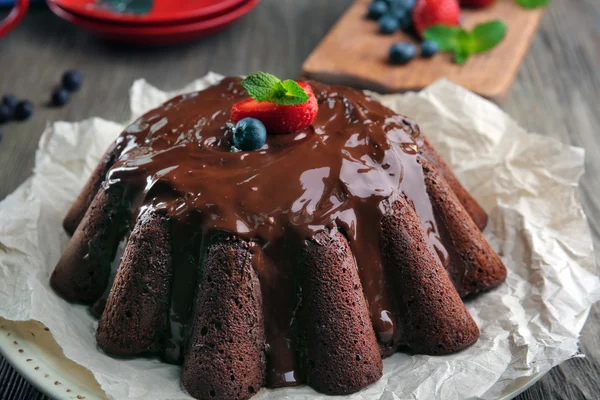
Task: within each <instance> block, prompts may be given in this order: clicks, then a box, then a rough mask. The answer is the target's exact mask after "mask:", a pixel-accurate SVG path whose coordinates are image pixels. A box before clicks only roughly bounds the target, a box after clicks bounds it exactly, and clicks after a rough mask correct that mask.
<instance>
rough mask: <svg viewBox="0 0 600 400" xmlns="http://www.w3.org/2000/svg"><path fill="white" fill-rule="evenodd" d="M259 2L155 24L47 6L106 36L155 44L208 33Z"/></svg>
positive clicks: (51, 3)
mask: <svg viewBox="0 0 600 400" xmlns="http://www.w3.org/2000/svg"><path fill="white" fill-rule="evenodd" d="M259 2H260V0H246V1H244V2H243V3H242V4H241V5H240V6H239V7H236V8H235V9H233V10H232V11H230V12H228V13H226V14H223V15H219V16H217V17H215V18H211V19H205V20H200V21H197V22H189V23H179V24H169V25H156V26H146V25H142V26H139V25H121V24H114V23H101V22H98V21H96V20H93V19H88V18H83V17H80V16H77V15H75V14H72V13H70V12H68V11H67V10H65V9H63V8H61V7H60V6H59V5H57V4H56V1H55V0H48V7H49V8H50V10H52V12H53V13H54V14H56V15H57V16H59V17H60V18H62V19H64V20H66V21H69V22H71V23H73V24H75V25H78V26H80V27H81V28H84V29H86V30H88V31H90V32H93V33H95V34H97V35H99V36H101V37H103V38H105V39H108V40H113V41H117V42H124V43H130V44H140V45H146V46H155V45H167V44H175V43H180V42H186V41H190V40H194V39H199V38H202V37H205V36H208V35H211V34H213V33H215V32H217V31H219V30H221V29H223V28H225V27H227V26H228V25H230V24H231V23H233V22H234V21H236V20H237V19H239V18H241V17H242V16H244V15H245V14H247V13H248V12H250V10H252V9H253V8H254V7H255V6H256V5H257V4H258V3H259Z"/></svg>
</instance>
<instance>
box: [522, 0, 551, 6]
mask: <svg viewBox="0 0 600 400" xmlns="http://www.w3.org/2000/svg"><path fill="white" fill-rule="evenodd" d="M517 4H518V5H520V6H521V7H524V8H539V7H546V6H547V5H548V4H550V0H517Z"/></svg>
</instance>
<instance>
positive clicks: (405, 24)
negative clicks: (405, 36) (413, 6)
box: [398, 12, 413, 32]
mask: <svg viewBox="0 0 600 400" xmlns="http://www.w3.org/2000/svg"><path fill="white" fill-rule="evenodd" d="M398 23H399V24H400V29H402V30H403V31H404V32H408V31H410V30H411V29H412V27H413V19H412V13H410V12H408V13H406V15H405V16H404V17H403V18H400V19H399V20H398Z"/></svg>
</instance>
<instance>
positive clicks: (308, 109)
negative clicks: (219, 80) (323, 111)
mask: <svg viewBox="0 0 600 400" xmlns="http://www.w3.org/2000/svg"><path fill="white" fill-rule="evenodd" d="M297 83H298V85H300V87H301V88H302V89H304V91H305V92H306V94H307V95H308V100H307V101H306V102H304V103H302V104H294V105H283V104H275V103H273V102H270V101H261V102H259V101H256V100H254V99H247V100H243V101H240V102H239V103H236V104H234V106H233V108H232V109H231V120H232V121H233V122H234V123H237V122H238V121H240V120H242V119H244V118H248V117H250V118H256V119H258V120H259V121H261V122H262V123H263V124H264V126H265V128H267V132H268V133H269V134H274V135H277V134H284V133H292V132H296V131H299V130H301V129H304V128H307V127H309V126H310V124H312V122H313V121H314V119H315V118H316V116H317V113H318V111H319V104H318V103H317V99H316V98H315V95H314V93H313V91H312V88H311V87H310V86H309V85H308V84H307V83H305V82H297Z"/></svg>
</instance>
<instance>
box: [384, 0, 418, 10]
mask: <svg viewBox="0 0 600 400" xmlns="http://www.w3.org/2000/svg"><path fill="white" fill-rule="evenodd" d="M390 3H391V5H392V7H399V8H404V9H406V10H409V11H410V10H412V9H413V8H414V7H415V3H416V0H391V1H390Z"/></svg>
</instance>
